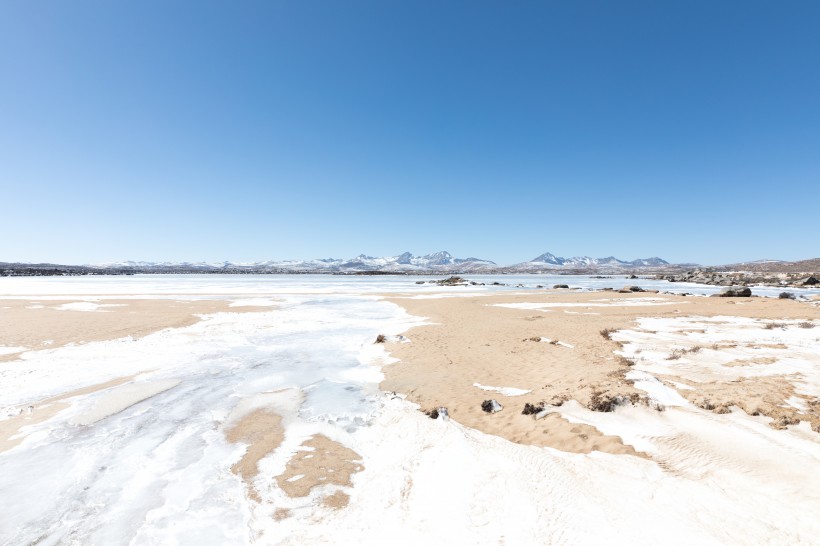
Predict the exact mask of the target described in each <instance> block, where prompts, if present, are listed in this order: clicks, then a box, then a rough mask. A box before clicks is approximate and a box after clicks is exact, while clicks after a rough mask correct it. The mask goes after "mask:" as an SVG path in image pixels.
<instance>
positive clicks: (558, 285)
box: [552, 284, 569, 288]
mask: <svg viewBox="0 0 820 546" xmlns="http://www.w3.org/2000/svg"><path fill="white" fill-rule="evenodd" d="M552 287H553V288H569V285H568V284H554V285H553V286H552Z"/></svg>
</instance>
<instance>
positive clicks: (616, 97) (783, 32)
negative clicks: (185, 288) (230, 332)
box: [0, 0, 820, 264]
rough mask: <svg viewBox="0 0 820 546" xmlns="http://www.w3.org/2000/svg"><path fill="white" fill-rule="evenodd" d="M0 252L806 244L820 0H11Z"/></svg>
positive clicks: (202, 255) (503, 252)
mask: <svg viewBox="0 0 820 546" xmlns="http://www.w3.org/2000/svg"><path fill="white" fill-rule="evenodd" d="M0 212H1V213H2V219H3V227H4V229H3V234H2V236H0V261H54V262H61V263H87V262H100V261H108V260H120V259H134V260H143V259H144V260H223V259H228V260H236V261H243V260H263V259H280V258H314V257H331V256H332V257H350V256H353V255H356V254H359V253H362V252H364V253H367V254H371V255H392V254H397V253H400V252H402V251H405V250H409V251H411V252H414V253H417V254H420V253H427V252H432V251H435V250H441V249H446V250H449V251H451V252H452V253H453V254H455V255H458V256H468V255H469V256H477V257H483V258H488V259H492V260H495V261H496V262H499V263H513V262H519V261H524V260H527V259H530V258H532V257H534V256H536V255H538V254H540V253H542V252H544V251H552V252H553V253H555V254H558V255H564V256H568V255H578V254H587V255H592V256H605V255H609V254H614V255H616V256H618V257H621V258H627V259H633V258H637V257H646V256H651V255H658V256H661V257H664V258H666V259H668V260H671V261H693V262H700V263H706V264H710V263H726V262H733V261H738V260H749V259H758V258H780V259H802V258H809V257H815V256H820V242H818V241H820V238H818V227H819V226H820V2H817V1H815V0H811V1H793V2H791V1H786V2H774V1H771V0H766V1H755V0H742V1H736V2H720V1H715V0H709V1H692V0H680V1H656V0H652V1H642V2H638V1H611V0H610V1H606V2H603V1H593V0H580V1H569V0H560V1H557V0H556V1H538V2H523V1H522V2H501V1H494V2H485V1H476V0H470V1H464V2H452V1H440V0H436V1H424V0H413V1H409V0H408V1H404V2H398V1H383V0H382V1H375V0H374V1H368V2H365V1H350V0H346V1H344V2H335V1H312V0H293V1H288V2H282V1H273V0H271V1H264V2H262V1H260V2H239V1H237V2H227V1H220V2H213V1H203V0H196V1H186V2H183V1H168V0H161V1H159V0H149V1H144V0H141V1H138V2H111V1H108V0H105V1H102V0H100V1H85V0H78V1H71V2H67V1H64V0H59V1H57V0H51V1H48V0H44V1H36V2H35V1H31V0H5V1H3V2H2V3H0Z"/></svg>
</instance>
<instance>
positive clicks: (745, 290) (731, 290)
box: [712, 286, 752, 298]
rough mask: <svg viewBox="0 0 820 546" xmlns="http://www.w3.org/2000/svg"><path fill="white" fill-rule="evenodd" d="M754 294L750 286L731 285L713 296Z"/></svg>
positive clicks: (729, 296)
mask: <svg viewBox="0 0 820 546" xmlns="http://www.w3.org/2000/svg"><path fill="white" fill-rule="evenodd" d="M751 295H752V289H751V288H749V287H748V286H730V287H728V288H724V289H723V290H721V291H720V292H719V293H717V294H712V297H713V298H748V297H750V296H751Z"/></svg>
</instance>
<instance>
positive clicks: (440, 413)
mask: <svg viewBox="0 0 820 546" xmlns="http://www.w3.org/2000/svg"><path fill="white" fill-rule="evenodd" d="M424 413H426V414H427V416H428V417H429V418H430V419H438V418H441V420H442V421H447V420H448V419H449V418H450V413H449V412H448V411H447V408H445V407H443V406H440V407H438V408H433V409H432V410H430V411H426V412H424Z"/></svg>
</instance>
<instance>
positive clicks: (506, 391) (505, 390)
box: [473, 383, 532, 396]
mask: <svg viewBox="0 0 820 546" xmlns="http://www.w3.org/2000/svg"><path fill="white" fill-rule="evenodd" d="M473 387H478V388H479V389H481V390H483V391H492V392H497V393H498V394H503V395H504V396H521V395H524V394H529V393H531V392H532V391H529V390H526V389H516V388H515V387H490V386H487V385H482V384H480V383H473Z"/></svg>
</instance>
